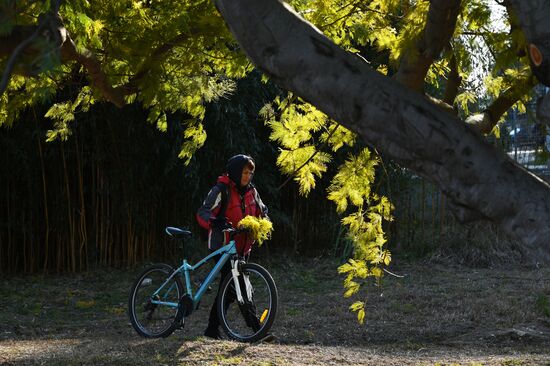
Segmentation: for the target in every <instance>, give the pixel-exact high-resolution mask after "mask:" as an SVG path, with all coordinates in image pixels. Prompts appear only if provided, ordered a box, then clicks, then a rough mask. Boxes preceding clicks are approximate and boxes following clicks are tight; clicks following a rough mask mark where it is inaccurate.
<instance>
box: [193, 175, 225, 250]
mask: <svg viewBox="0 0 550 366" xmlns="http://www.w3.org/2000/svg"><path fill="white" fill-rule="evenodd" d="M216 187H218V189H219V190H220V193H221V194H222V199H221V202H220V203H221V206H220V211H219V212H218V215H217V216H216V218H217V219H220V218H224V217H225V211H227V203H228V202H229V200H228V198H229V186H228V185H227V184H225V183H222V182H218V184H216ZM200 237H201V239H202V240H204V241H208V230H207V229H205V228H203V227H202V226H201V227H200Z"/></svg>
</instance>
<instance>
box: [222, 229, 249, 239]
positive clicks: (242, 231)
mask: <svg viewBox="0 0 550 366" xmlns="http://www.w3.org/2000/svg"><path fill="white" fill-rule="evenodd" d="M222 231H224V232H227V233H229V237H230V238H231V239H233V237H234V236H235V235H237V234H241V233H245V232H247V231H248V229H247V228H232V227H230V228H227V229H223V230H222Z"/></svg>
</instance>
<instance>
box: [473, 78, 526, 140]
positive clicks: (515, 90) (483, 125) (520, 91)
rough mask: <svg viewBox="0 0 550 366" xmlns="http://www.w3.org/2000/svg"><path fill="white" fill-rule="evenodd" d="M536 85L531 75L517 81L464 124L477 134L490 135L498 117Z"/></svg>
mask: <svg viewBox="0 0 550 366" xmlns="http://www.w3.org/2000/svg"><path fill="white" fill-rule="evenodd" d="M536 84H537V83H536V81H535V78H533V77H532V75H529V76H527V77H525V78H523V79H520V80H518V81H517V82H516V83H515V84H514V85H512V86H511V87H510V88H508V89H506V91H505V92H503V93H502V94H500V95H499V96H498V98H497V99H495V100H494V101H493V103H491V105H490V106H489V107H487V109H485V111H483V113H480V114H474V115H472V116H470V117H468V118H467V119H466V123H467V124H469V125H470V126H472V127H473V128H474V129H475V130H476V131H478V132H479V133H482V134H488V133H490V132H491V131H492V130H493V127H495V126H496V124H497V123H498V121H499V120H500V117H502V115H503V114H504V113H506V111H508V110H509V109H510V108H512V106H513V105H514V104H516V103H517V102H518V101H519V100H520V99H521V97H522V96H524V95H525V94H526V93H527V92H528V91H529V90H531V89H532V88H533V87H534V86H535V85H536Z"/></svg>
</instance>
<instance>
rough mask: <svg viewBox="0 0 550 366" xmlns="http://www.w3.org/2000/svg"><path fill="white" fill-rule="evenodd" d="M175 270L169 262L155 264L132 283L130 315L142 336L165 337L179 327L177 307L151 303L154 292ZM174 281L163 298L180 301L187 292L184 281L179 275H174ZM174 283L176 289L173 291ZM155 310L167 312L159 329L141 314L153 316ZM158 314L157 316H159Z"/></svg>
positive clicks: (133, 324) (129, 301)
mask: <svg viewBox="0 0 550 366" xmlns="http://www.w3.org/2000/svg"><path fill="white" fill-rule="evenodd" d="M173 272H174V269H173V268H172V267H171V266H169V265H168V264H162V263H161V264H155V265H152V266H150V267H148V268H146V269H145V270H144V271H143V272H142V273H141V274H140V275H139V277H138V278H137V280H136V281H135V282H134V284H133V285H132V288H131V290H130V296H129V299H128V315H129V317H130V322H131V324H132V327H133V328H134V329H135V331H136V332H137V333H138V334H139V335H140V336H142V337H145V338H165V337H168V336H169V335H170V334H172V333H173V332H174V330H175V329H176V328H178V327H179V324H178V322H177V321H176V317H177V313H178V309H177V308H175V309H174V308H171V307H169V306H165V305H155V304H151V303H150V299H151V296H152V294H153V292H154V291H155V290H156V289H157V288H158V287H160V286H161V285H162V284H163V283H164V281H166V279H167V278H168V277H169V276H170V275H171V274H172V273H173ZM157 274H158V276H157ZM157 278H158V279H157ZM172 281H173V282H172V284H169V287H168V289H169V290H167V291H166V292H165V293H164V294H163V296H164V298H163V299H164V300H167V301H171V302H179V299H180V298H181V296H182V295H183V294H184V292H185V291H184V287H183V283H182V281H181V279H180V278H179V276H174V277H173V278H172ZM153 282H154V283H153ZM174 284H175V290H176V291H173V286H174ZM145 287H147V289H144V291H143V295H140V296H138V293H139V292H140V290H141V289H142V288H145ZM168 296H170V298H168ZM147 299H149V300H147ZM142 306H143V309H142V308H141V307H142ZM157 310H158V311H157ZM155 311H156V314H159V313H161V311H162V312H166V322H165V324H164V325H163V326H161V327H160V329H158V330H153V329H150V328H149V326H148V325H147V324H145V322H144V320H143V319H141V316H140V315H142V314H141V313H142V312H143V314H146V316H147V317H149V318H153V315H154V314H155ZM156 314H155V316H157V315H156ZM159 319H161V318H159ZM148 320H151V319H148Z"/></svg>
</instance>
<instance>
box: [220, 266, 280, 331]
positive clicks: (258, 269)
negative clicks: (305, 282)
mask: <svg viewBox="0 0 550 366" xmlns="http://www.w3.org/2000/svg"><path fill="white" fill-rule="evenodd" d="M247 283H248V284H249V291H248V292H247V290H246V288H247ZM239 287H240V289H241V294H242V296H243V300H244V302H243V304H239V302H238V301H237V295H236V292H235V284H234V280H233V276H232V275H231V273H230V274H229V275H228V276H227V277H226V278H225V280H224V282H223V283H222V286H221V288H220V290H219V291H220V292H219V293H218V303H217V306H218V315H219V318H220V324H221V326H222V328H223V330H224V332H225V333H226V334H227V336H228V337H229V338H231V339H234V340H237V341H240V342H256V341H258V340H260V339H262V338H264V337H265V336H266V335H267V334H268V332H269V330H270V329H271V326H272V325H273V322H274V321H275V316H276V314H277V304H278V294H277V287H276V286H275V282H274V281H273V278H272V277H271V275H270V274H269V272H268V271H267V270H266V269H265V268H263V267H262V266H260V265H258V264H255V263H247V264H245V265H243V267H242V270H241V273H240V274H239ZM248 294H250V298H249V297H248Z"/></svg>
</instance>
